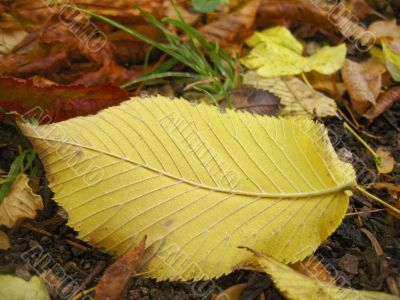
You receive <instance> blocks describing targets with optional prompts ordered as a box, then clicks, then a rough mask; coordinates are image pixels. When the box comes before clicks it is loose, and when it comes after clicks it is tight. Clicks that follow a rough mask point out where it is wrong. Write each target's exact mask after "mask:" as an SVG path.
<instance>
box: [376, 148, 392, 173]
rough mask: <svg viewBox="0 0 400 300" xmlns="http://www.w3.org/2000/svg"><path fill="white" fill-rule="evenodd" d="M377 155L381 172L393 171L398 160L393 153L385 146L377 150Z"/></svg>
mask: <svg viewBox="0 0 400 300" xmlns="http://www.w3.org/2000/svg"><path fill="white" fill-rule="evenodd" d="M376 155H377V156H378V158H379V161H378V162H377V164H376V167H377V168H378V171H379V173H381V174H386V173H390V172H392V171H393V169H394V166H395V165H396V161H395V160H394V158H393V156H392V153H391V152H390V151H389V150H386V149H385V148H383V147H378V149H377V150H376Z"/></svg>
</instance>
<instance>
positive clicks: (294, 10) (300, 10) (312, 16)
mask: <svg viewBox="0 0 400 300" xmlns="http://www.w3.org/2000/svg"><path fill="white" fill-rule="evenodd" d="M287 22H290V24H293V23H301V24H313V25H317V26H320V27H321V26H322V27H332V25H331V24H330V23H329V20H328V18H327V17H326V15H325V14H324V12H323V11H322V10H320V9H319V8H318V7H317V6H316V5H312V3H311V2H310V1H308V0H300V1H293V0H262V1H261V4H260V8H259V10H258V16H257V25H258V26H261V27H266V26H271V25H275V24H284V23H286V24H287Z"/></svg>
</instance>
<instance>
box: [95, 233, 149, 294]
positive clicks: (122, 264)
mask: <svg viewBox="0 0 400 300" xmlns="http://www.w3.org/2000/svg"><path fill="white" fill-rule="evenodd" d="M145 243H146V237H144V238H143V239H142V240H141V241H140V242H139V244H137V245H134V246H132V247H131V248H130V249H129V250H128V251H127V252H125V254H123V255H122V256H120V257H119V258H118V259H117V260H116V261H115V262H114V263H113V264H112V265H111V266H109V267H108V268H107V270H106V271H105V272H104V274H103V276H102V277H101V279H100V282H99V283H98V284H97V286H96V297H95V300H118V299H121V295H122V293H123V292H124V291H125V289H126V287H127V285H128V282H129V279H130V278H131V277H132V273H133V272H134V271H135V270H136V268H137V267H138V265H139V264H140V260H141V258H142V257H143V255H144V250H145Z"/></svg>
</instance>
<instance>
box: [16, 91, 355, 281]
mask: <svg viewBox="0 0 400 300" xmlns="http://www.w3.org/2000/svg"><path fill="white" fill-rule="evenodd" d="M20 126H21V129H22V130H23V132H24V133H25V134H26V135H27V136H28V137H29V139H30V140H31V141H32V143H33V145H34V148H35V149H36V151H37V152H38V155H39V157H40V158H41V160H42V162H43V164H44V168H45V170H46V173H47V178H48V181H49V186H50V187H51V189H52V190H53V191H54V192H55V196H54V197H55V200H56V201H57V202H58V203H59V204H60V205H62V206H63V207H64V208H65V209H66V211H67V212H68V214H69V225H71V226H72V227H74V228H75V229H77V230H78V231H79V234H80V237H81V238H82V239H85V240H87V241H89V242H90V243H91V244H93V245H96V246H101V247H104V248H105V249H106V250H108V251H110V252H114V251H116V252H118V253H123V252H124V251H126V250H127V249H129V248H130V246H131V245H133V244H134V243H138V242H139V241H140V240H141V239H142V237H143V236H144V235H147V236H148V244H147V245H148V248H147V256H146V257H147V259H145V261H146V263H145V264H144V266H143V267H142V268H141V270H139V271H142V272H147V274H148V276H152V277H156V278H158V279H182V280H188V279H192V278H193V279H201V278H211V277H215V276H219V275H222V274H224V273H229V272H231V270H232V269H234V268H236V267H239V266H240V265H241V263H242V262H244V261H246V260H247V259H250V258H251V257H252V256H251V255H250V254H249V253H246V252H245V251H240V250H238V249H237V247H238V246H241V245H246V246H249V247H252V248H254V249H257V250H259V251H263V252H265V253H268V254H269V255H272V256H274V257H275V258H277V259H278V260H280V261H283V262H286V263H289V262H295V261H297V260H301V259H303V258H304V257H305V256H307V255H309V254H310V253H312V252H313V251H314V250H315V249H316V248H317V247H318V245H319V244H320V243H321V241H323V240H324V239H326V238H327V237H328V236H329V235H330V234H331V233H332V232H333V231H334V230H335V229H336V228H337V227H338V226H339V224H340V223H341V221H342V219H343V217H344V214H345V212H346V209H347V206H348V201H349V195H348V194H349V193H348V190H350V189H352V188H353V187H354V186H355V174H354V171H353V169H352V167H351V165H349V164H347V163H343V162H341V161H340V160H339V159H338V158H337V156H336V154H335V152H334V150H333V148H332V146H331V144H330V142H329V139H328V137H327V134H326V131H325V129H324V128H323V126H322V125H319V124H316V123H314V122H312V121H311V120H307V119H295V118H288V119H278V118H272V117H262V116H257V115H252V114H250V113H245V112H235V111H232V110H227V111H226V112H225V113H221V112H220V111H219V110H218V109H216V108H215V107H212V106H208V105H206V104H199V105H192V104H190V103H188V102H187V101H184V100H174V101H171V100H168V99H166V98H165V97H161V96H159V97H152V98H150V99H147V100H140V99H139V98H134V99H132V100H131V101H127V102H124V103H123V104H122V105H120V106H116V107H112V108H109V109H106V110H104V111H102V112H100V113H99V114H97V115H95V116H88V117H79V118H74V119H70V120H68V121H64V122H60V123H55V124H50V125H43V126H34V125H29V124H21V125H20Z"/></svg>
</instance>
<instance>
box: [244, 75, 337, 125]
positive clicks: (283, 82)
mask: <svg viewBox="0 0 400 300" xmlns="http://www.w3.org/2000/svg"><path fill="white" fill-rule="evenodd" d="M243 82H244V83H245V84H248V85H251V86H254V87H255V88H258V89H262V90H266V91H268V92H270V93H272V94H274V95H275V96H278V97H279V98H280V100H281V104H282V105H283V108H282V109H281V111H280V114H281V115H283V116H288V115H300V116H315V115H316V116H319V117H328V116H335V115H336V109H337V107H336V102H335V100H333V99H331V98H329V97H327V96H325V95H324V94H321V93H319V92H317V91H315V90H314V89H312V88H311V87H309V86H308V85H306V84H305V83H304V82H303V81H301V80H300V79H298V78H296V77H293V78H281V77H276V78H261V77H260V76H258V75H257V73H256V72H254V71H250V72H247V73H246V74H245V75H244V77H243Z"/></svg>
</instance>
